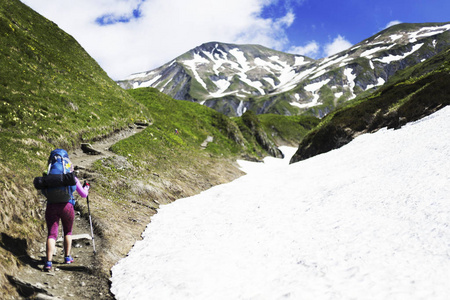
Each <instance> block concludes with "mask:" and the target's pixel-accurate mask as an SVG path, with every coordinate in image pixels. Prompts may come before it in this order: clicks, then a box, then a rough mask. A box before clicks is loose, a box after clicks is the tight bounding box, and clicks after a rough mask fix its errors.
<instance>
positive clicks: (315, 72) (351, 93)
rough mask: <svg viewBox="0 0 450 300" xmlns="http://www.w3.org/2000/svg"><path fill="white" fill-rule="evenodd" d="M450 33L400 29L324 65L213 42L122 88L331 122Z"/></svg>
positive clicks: (444, 28) (436, 28)
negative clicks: (343, 106) (341, 108)
mask: <svg viewBox="0 0 450 300" xmlns="http://www.w3.org/2000/svg"><path fill="white" fill-rule="evenodd" d="M449 31H450V23H425V24H398V25H395V26H392V27H390V28H388V29H385V30H383V31H381V32H380V33H378V34H376V35H374V36H372V37H370V38H368V39H366V40H364V41H362V42H360V43H358V44H356V45H354V46H352V47H351V48H350V49H348V50H345V51H342V52H340V53H338V54H335V55H333V56H330V57H327V58H324V59H321V60H313V59H311V58H308V57H305V56H302V55H294V54H288V53H284V52H280V51H276V50H272V49H269V48H266V47H264V46H260V45H236V44H227V43H221V42H216V41H212V42H208V43H204V44H202V45H200V46H198V47H195V48H194V49H192V50H190V51H188V52H186V53H184V54H183V55H181V56H179V57H177V58H176V59H175V60H173V61H171V62H170V63H167V64H165V65H164V66H161V67H160V68H158V69H155V70H152V71H149V72H145V73H140V74H134V75H132V76H131V77H129V78H128V79H126V80H122V81H119V82H118V83H119V85H121V86H122V87H124V88H138V87H148V86H151V87H155V88H157V89H158V90H160V91H161V92H163V93H166V94H168V95H170V96H172V97H173V98H175V99H179V100H189V101H195V102H199V103H201V104H204V105H206V106H209V107H212V108H214V109H216V110H218V111H220V112H222V113H225V114H227V115H230V116H239V115H240V114H242V113H243V112H244V111H245V110H246V109H251V110H253V111H254V112H256V113H258V114H260V113H277V114H283V115H295V114H299V113H302V112H304V111H305V110H311V111H312V113H313V114H315V115H317V116H323V115H324V114H326V113H328V112H329V111H330V110H332V109H333V108H334V107H336V106H337V105H339V104H340V103H342V102H345V101H347V100H350V99H353V98H355V97H356V96H357V95H358V94H360V93H362V92H364V91H366V90H370V89H372V88H377V87H379V86H381V85H383V84H384V83H385V82H386V81H387V80H388V79H389V78H390V77H391V76H393V75H394V74H395V72H396V71H398V70H401V69H404V68H406V67H408V66H412V65H414V64H417V63H420V62H422V61H423V60H425V59H428V58H430V57H432V56H434V55H436V54H437V53H439V52H440V51H442V50H443V49H445V48H446V47H448V45H449V44H450V38H449V37H448V36H449Z"/></svg>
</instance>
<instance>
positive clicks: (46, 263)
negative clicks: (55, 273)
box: [44, 261, 52, 272]
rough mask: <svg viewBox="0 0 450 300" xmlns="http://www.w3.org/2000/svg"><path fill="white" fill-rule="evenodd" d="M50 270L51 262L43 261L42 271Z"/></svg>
mask: <svg viewBox="0 0 450 300" xmlns="http://www.w3.org/2000/svg"><path fill="white" fill-rule="evenodd" d="M51 270H52V262H51V261H47V262H45V265H44V271H45V272H50V271H51Z"/></svg>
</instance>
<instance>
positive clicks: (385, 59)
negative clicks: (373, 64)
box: [373, 44, 423, 64]
mask: <svg viewBox="0 0 450 300" xmlns="http://www.w3.org/2000/svg"><path fill="white" fill-rule="evenodd" d="M422 46H423V44H417V45H414V46H413V48H412V50H411V51H409V52H405V53H404V54H403V55H389V56H386V57H382V58H375V59H373V60H376V61H380V62H382V63H384V64H388V63H391V62H393V61H397V60H401V59H403V58H405V57H407V56H408V55H411V54H413V53H414V52H416V51H417V50H419V49H420V47H422Z"/></svg>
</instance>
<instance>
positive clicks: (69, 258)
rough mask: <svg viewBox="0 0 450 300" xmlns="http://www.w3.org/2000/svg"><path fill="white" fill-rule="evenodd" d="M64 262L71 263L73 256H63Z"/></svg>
mask: <svg viewBox="0 0 450 300" xmlns="http://www.w3.org/2000/svg"><path fill="white" fill-rule="evenodd" d="M64 263H66V264H71V263H73V257H72V256H70V255H69V256H66V257H64Z"/></svg>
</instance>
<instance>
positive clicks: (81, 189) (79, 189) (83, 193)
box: [75, 177, 89, 198]
mask: <svg viewBox="0 0 450 300" xmlns="http://www.w3.org/2000/svg"><path fill="white" fill-rule="evenodd" d="M75 181H76V182H77V193H78V194H80V196H81V197H83V198H86V197H87V195H88V194H89V186H88V185H86V186H85V187H83V185H82V184H81V182H80V181H79V180H78V178H77V177H75Z"/></svg>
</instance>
